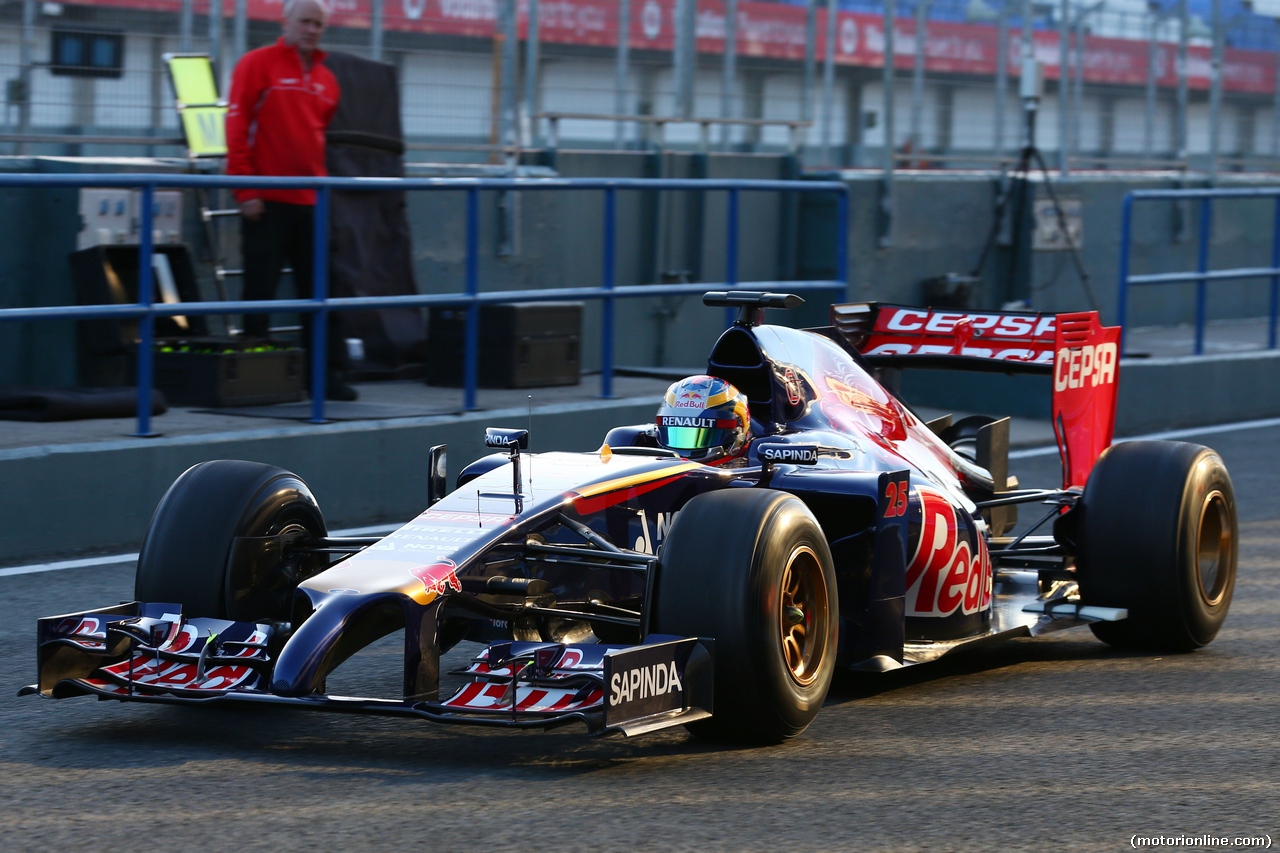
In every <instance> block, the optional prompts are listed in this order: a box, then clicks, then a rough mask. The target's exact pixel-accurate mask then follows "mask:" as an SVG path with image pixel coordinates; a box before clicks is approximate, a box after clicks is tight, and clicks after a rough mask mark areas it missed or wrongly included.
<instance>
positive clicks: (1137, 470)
mask: <svg viewBox="0 0 1280 853" xmlns="http://www.w3.org/2000/svg"><path fill="white" fill-rule="evenodd" d="M1081 503H1082V510H1083V511H1082V513H1081V516H1082V518H1081V528H1080V534H1081V535H1080V547H1079V551H1078V553H1077V555H1076V563H1077V566H1076V572H1077V575H1078V578H1079V582H1080V593H1081V597H1082V599H1083V600H1084V602H1085V603H1086V604H1096V605H1102V606H1104V607H1123V608H1126V609H1127V610H1128V611H1129V618H1128V619H1125V620H1122V621H1120V622H1095V623H1092V624H1091V625H1090V626H1089V627H1090V628H1091V629H1092V630H1093V633H1094V634H1095V635H1096V636H1097V637H1098V639H1100V640H1102V641H1103V642H1106V643H1109V644H1110V645H1112V646H1115V647H1117V648H1122V649H1135V650H1146V651H1159V652H1188V651H1191V650H1193V649H1197V648H1200V647H1201V646H1203V645H1205V644H1207V643H1209V642H1210V641H1211V640H1212V639H1213V638H1214V636H1216V635H1217V633H1218V629H1219V628H1220V627H1222V622H1223V620H1224V619H1226V616H1227V609H1228V608H1229V607H1230V605H1231V594H1232V591H1233V590H1234V589H1235V580H1236V556H1237V548H1238V538H1239V536H1238V524H1237V520H1236V499H1235V491H1234V490H1233V489H1232V486H1231V477H1230V476H1229V475H1228V474H1227V469H1226V466H1225V465H1224V464H1223V462H1222V459H1221V458H1220V457H1219V456H1218V454H1216V453H1214V452H1213V451H1212V450H1210V449H1209V448H1207V447H1202V446H1200V445H1198V444H1187V443H1185V442H1175V441H1131V442H1125V443H1123V444H1118V445H1115V446H1114V447H1111V448H1110V449H1108V450H1107V451H1106V452H1105V453H1104V454H1103V455H1102V456H1101V457H1100V458H1099V459H1098V462H1097V464H1096V465H1095V466H1094V469H1093V473H1091V474H1090V475H1089V481H1088V483H1087V484H1086V485H1085V490H1084V497H1083V498H1082V502H1081Z"/></svg>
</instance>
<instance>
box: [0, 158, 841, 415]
mask: <svg viewBox="0 0 1280 853" xmlns="http://www.w3.org/2000/svg"><path fill="white" fill-rule="evenodd" d="M0 187H46V188H47V187H116V188H135V187H136V188H141V204H142V210H141V212H140V216H139V231H140V239H139V255H140V257H139V264H138V301H137V302H136V303H133V304H125V305H77V306H50V307H32V308H0V322H5V321H10V322H13V321H25V320H101V319H126V318H137V319H138V320H139V321H140V322H139V324H138V326H139V333H138V358H137V369H138V375H137V382H138V424H137V432H136V435H139V436H151V435H154V433H153V432H152V431H151V385H152V375H153V347H154V344H155V329H154V323H155V318H157V317H168V316H176V315H197V314H253V313H268V312H273V311H292V312H298V313H311V314H316V315H318V317H317V318H316V322H313V323H312V324H311V364H310V366H309V369H310V371H311V418H310V421H311V423H324V422H325V417H324V405H325V402H324V397H325V353H326V343H327V341H326V338H327V335H328V323H327V322H326V320H327V318H328V313H329V312H330V311H346V310H353V309H369V308H388V307H393V306H400V307H403V306H409V307H424V306H432V305H451V306H466V309H467V319H466V349H465V364H464V370H463V408H464V409H465V410H468V411H470V410H474V409H475V408H476V388H477V385H478V382H479V349H480V306H481V305H482V304H488V303H499V302H546V301H554V300H562V299H582V300H601V301H602V302H603V303H604V304H603V311H602V329H601V354H600V374H601V375H600V395H601V396H602V397H612V396H613V372H614V365H613V348H614V301H615V300H617V299H635V298H643V297H655V296H672V295H688V294H700V293H702V292H704V291H706V290H715V289H720V288H729V289H732V288H735V287H738V286H739V285H740V284H741V283H740V282H739V281H738V258H737V254H738V197H739V195H740V194H741V193H743V192H801V193H815V192H816V193H831V194H834V195H835V196H836V202H837V205H836V208H837V213H836V220H837V221H836V228H837V231H836V246H835V252H836V257H835V269H836V277H835V278H834V279H831V280H806V281H784V282H752V283H751V284H752V287H753V288H754V289H785V290H787V291H789V292H794V291H815V290H817V291H821V290H839V291H840V292H841V293H843V292H844V290H845V288H846V285H847V280H848V260H849V251H848V231H849V194H848V189H847V187H846V186H845V185H844V184H841V183H838V182H834V181H746V180H743V181H730V180H696V179H694V180H687V179H639V178H636V179H611V178H572V179H569V178H564V179H561V178H551V179H533V180H530V179H518V178H283V177H277V178H263V177H254V178H249V177H232V176H224V175H151V174H116V175H0ZM192 187H199V188H205V189H216V188H229V189H315V190H317V192H316V207H315V264H314V268H315V284H314V288H313V291H312V294H313V295H312V297H311V298H310V299H274V300H269V301H268V300H261V301H256V300H249V301H246V300H239V301H225V302H183V303H180V304H163V303H162V304H159V305H157V304H154V294H153V282H152V269H151V257H152V254H153V253H154V246H153V238H152V227H153V206H154V196H155V191H156V189H158V188H166V189H168V188H179V189H181V188H192ZM333 190H356V191H362V192H363V191H370V190H374V191H377V190H381V191H388V190H394V191H454V192H465V193H466V195H467V199H466V228H467V232H466V251H467V257H466V265H465V286H464V289H463V290H462V291H460V292H455V293H437V294H410V295H403V296H353V297H340V298H330V297H329V295H328V290H329V271H328V269H329V268H328V257H329V228H328V221H329V212H328V211H329V195H330V193H331V192H332V191H333ZM484 190H490V191H493V190H497V191H520V192H529V191H537V192H547V191H568V190H597V191H603V192H604V196H605V197H604V229H603V230H604V233H603V241H604V242H603V269H602V270H601V286H600V287H558V288H543V289H539V290H502V291H488V292H482V291H481V290H480V238H479V231H480V192H481V191H484ZM619 190H683V191H698V192H712V191H723V192H726V193H728V205H727V213H726V220H727V221H726V229H727V233H726V240H725V243H726V251H727V258H726V263H725V271H726V273H725V281H724V282H723V283H714V284H713V283H699V284H654V285H628V286H621V287H619V286H618V285H617V270H616V259H617V251H616V243H617V234H616V233H615V232H616V223H617V215H616V210H617V194H618V191H619Z"/></svg>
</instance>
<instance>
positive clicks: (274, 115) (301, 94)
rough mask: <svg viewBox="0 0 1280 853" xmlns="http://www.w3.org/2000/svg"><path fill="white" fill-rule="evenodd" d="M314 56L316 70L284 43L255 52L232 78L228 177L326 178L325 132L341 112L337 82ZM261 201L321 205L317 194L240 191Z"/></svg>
mask: <svg viewBox="0 0 1280 853" xmlns="http://www.w3.org/2000/svg"><path fill="white" fill-rule="evenodd" d="M324 57H325V54H324V52H323V51H319V50H317V51H315V52H314V53H313V54H312V62H311V69H310V70H306V69H304V68H303V66H302V58H301V57H300V56H299V55H298V51H297V50H296V49H294V48H293V47H291V46H289V45H286V44H285V43H284V39H283V38H280V39H277V40H276V43H275V44H272V45H267V46H266V47H260V48H258V49H257V50H251V51H249V52H248V53H246V54H245V55H244V56H243V57H241V58H240V61H239V62H238V63H236V69H235V72H234V73H233V74H232V75H231V98H230V104H229V105H228V110H227V174H228V175H326V174H328V172H327V170H326V169H325V163H324V131H325V128H326V127H328V126H329V120H330V119H331V118H333V113H334V111H335V110H337V108H338V96H339V94H340V92H339V89H338V81H337V78H335V77H334V76H333V72H332V71H330V70H329V69H328V68H326V67H325V66H324V65H323V62H324ZM235 196H236V199H237V200H238V201H241V202H245V201H249V200H250V199H255V198H261V199H265V200H268V201H284V202H289V203H290V204H315V203H316V194H315V190H259V189H251V190H236V191H235Z"/></svg>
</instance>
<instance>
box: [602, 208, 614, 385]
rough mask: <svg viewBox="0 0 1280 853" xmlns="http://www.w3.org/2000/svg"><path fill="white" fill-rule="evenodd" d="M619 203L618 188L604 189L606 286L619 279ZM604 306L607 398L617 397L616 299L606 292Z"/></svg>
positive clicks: (603, 378) (611, 286)
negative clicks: (614, 323)
mask: <svg viewBox="0 0 1280 853" xmlns="http://www.w3.org/2000/svg"><path fill="white" fill-rule="evenodd" d="M617 203H618V191H617V189H616V188H614V187H606V188H605V191H604V270H603V273H604V282H603V287H604V289H605V290H607V291H608V290H613V288H614V286H615V284H616V283H617V281H616V279H615V273H616V269H615V258H616V255H615V252H616V251H617V246H616V245H615V244H616V243H617V239H618V232H617V227H616V225H617V223H616V216H617ZM603 301H604V305H602V306H601V311H602V314H603V316H602V317H601V326H602V328H601V330H600V396H601V397H603V398H605V399H606V400H607V399H612V397H613V319H614V318H613V299H612V298H611V297H608V296H606V297H605V298H604V300H603Z"/></svg>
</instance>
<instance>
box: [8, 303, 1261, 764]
mask: <svg viewBox="0 0 1280 853" xmlns="http://www.w3.org/2000/svg"><path fill="white" fill-rule="evenodd" d="M704 301H705V302H706V304H708V305H719V306H726V305H728V306H737V307H739V308H740V309H741V311H742V316H741V318H740V319H739V320H738V321H737V322H736V323H735V324H734V325H733V326H732V327H731V328H729V329H728V330H727V331H725V332H724V334H723V335H722V336H721V337H720V339H719V341H717V343H716V344H715V346H714V348H713V349H712V351H711V355H710V358H709V360H708V362H707V375H705V376H698V377H692V378H690V379H688V380H685V381H683V382H681V383H677V384H676V385H675V386H673V387H672V390H671V391H670V392H668V394H667V397H666V399H665V400H664V401H663V403H662V407H661V408H660V409H659V414H658V417H657V419H656V421H655V422H654V423H651V424H641V425H638V426H632V427H619V428H616V429H614V430H612V431H611V432H610V433H609V434H608V436H607V437H606V440H605V443H604V444H603V445H602V446H601V447H600V448H599V449H598V450H594V451H591V452H588V453H539V454H534V453H526V452H524V451H525V449H526V447H527V443H528V438H529V436H528V432H527V431H525V430H499V429H490V430H488V431H487V435H486V444H488V445H489V446H491V447H493V448H494V449H495V450H496V451H497V452H496V453H495V454H493V455H491V456H487V457H484V458H482V459H480V460H477V461H476V462H473V463H472V464H471V465H469V466H467V467H466V468H465V469H464V470H463V471H462V472H461V474H460V475H459V477H458V481H457V486H456V488H455V489H454V490H453V491H452V492H448V491H447V489H446V487H445V472H444V451H443V448H442V447H436V448H433V449H432V451H431V462H432V469H431V470H432V473H431V483H430V489H429V501H430V505H429V507H428V508H427V509H426V510H425V511H424V512H423V513H422V514H421V515H419V516H418V517H417V518H415V519H413V520H412V521H410V522H409V523H408V524H405V525H404V526H403V527H401V528H399V529H398V530H396V531H395V532H393V533H391V534H390V535H388V536H386V537H383V538H367V539H338V538H332V537H329V536H327V533H326V528H325V522H324V518H323V516H322V515H321V512H320V508H319V506H318V505H317V502H316V499H315V498H314V497H313V496H312V494H311V491H310V490H309V489H308V488H307V486H306V484H305V483H304V482H303V481H302V480H301V479H300V478H298V477H297V476H296V475H294V474H291V473H289V472H287V471H283V470H280V469H278V468H273V467H270V466H267V465H262V464H258V463H252V462H240V461H227V460H222V461H213V462H205V463H202V464H200V465H196V466H195V467H193V468H191V469H190V470H188V471H187V472H185V473H184V474H182V476H180V477H179V478H178V479H177V480H176V481H175V482H174V484H173V486H172V487H171V488H170V489H169V491H168V492H167V493H166V494H165V496H164V498H163V499H162V500H161V502H160V504H159V506H158V507H157V509H156V511H155V515H154V517H153V518H152V521H151V527H150V529H149V531H148V532H147V535H146V539H145V542H144V544H143V546H142V551H141V554H140V557H139V561H138V568H137V581H136V590H135V594H136V598H137V601H135V602H132V603H128V604H122V605H120V606H117V607H107V608H103V609H99V610H93V611H89V612H85V613H75V614H69V615H65V616H56V617H52V618H47V619H41V620H40V621H39V625H38V632H39V640H38V642H39V683H38V684H36V685H32V686H30V687H26V688H24V689H23V691H22V692H23V693H24V694H35V693H38V694H40V695H43V696H47V697H53V698H64V697H69V696H75V695H85V694H89V695H96V696H98V697H100V698H110V699H120V700H129V701H146V702H170V703H208V702H214V701H217V702H263V703H276V704H284V705H292V706H296V707H304V708H318V709H330V710H340V711H355V712H367V713H377V714H402V715H408V716H416V717H422V718H426V719H429V720H434V721H439V722H449V723H472V724H485V725H495V726H508V727H516V728H523V727H538V726H554V725H558V724H564V723H568V722H582V723H584V724H585V725H586V727H587V729H588V730H589V731H590V732H592V733H601V732H622V733H624V734H627V735H634V734H639V733H642V732H648V731H653V730H656V729H661V728H665V727H669V726H675V725H685V726H687V727H688V728H689V730H690V731H692V732H694V733H695V734H697V735H700V736H704V737H710V738H718V739H732V740H746V741H756V742H770V741H778V740H781V739H784V738H787V737H791V736H794V735H796V734H798V733H800V732H801V731H803V730H804V728H805V727H806V726H807V725H808V724H809V722H810V721H811V720H812V719H813V718H814V715H815V714H817V712H818V710H819V709H820V708H821V706H822V703H823V699H824V697H825V696H826V693H827V689H828V686H829V685H830V683H831V680H832V675H833V672H834V671H835V670H836V668H837V667H842V668H846V669H852V670H861V671H884V670H891V669H896V668H899V667H903V666H908V665H912V664H917V663H922V662H926V661H930V660H933V659H936V658H938V657H939V656H941V655H943V654H945V653H947V652H948V651H950V650H952V649H955V648H957V647H959V646H962V645H964V644H966V643H972V642H974V641H979V640H989V639H992V638H997V637H1009V636H1025V635H1039V634H1043V633H1045V632H1048V631H1053V630H1056V629H1059V628H1066V627H1071V626H1075V625H1082V624H1088V625H1089V626H1090V627H1091V628H1092V630H1093V632H1094V633H1095V634H1096V635H1097V636H1098V637H1099V638H1101V639H1102V640H1104V641H1105V642H1107V643H1110V644H1112V645H1115V646H1119V647H1124V648H1150V649H1156V650H1162V651H1188V650H1191V649H1194V648H1197V647H1199V646H1202V645H1204V644H1205V643H1208V642H1209V641H1210V640H1212V639H1213V637H1214V636H1215V634H1216V633H1217V631H1218V629H1219V627H1220V626H1221V625H1222V622H1223V619H1224V618H1225V617H1226V613H1227V608H1228V606H1229V605H1230V602H1231V594H1232V588H1233V585H1234V581H1235V571H1236V548H1237V545H1236V540H1237V525H1236V507H1235V498H1234V494H1233V492H1232V486H1231V479H1230V477H1229V476H1228V474H1227V470H1226V468H1225V466H1224V465H1223V462H1222V460H1221V459H1220V458H1219V457H1218V455H1217V454H1216V453H1214V452H1213V451H1212V450H1209V449H1208V448H1205V447H1200V446H1197V445H1193V444H1184V443H1175V442H1163V441H1134V442H1129V443H1122V444H1119V445H1116V446H1114V447H1111V446H1110V444H1111V433H1112V426H1113V424H1114V412H1115V400H1116V380H1117V373H1118V369H1119V359H1118V346H1117V342H1118V339H1119V331H1120V330H1119V329H1114V328H1103V327H1101V326H1100V325H1099V323H1098V317H1097V315H1096V314H1095V313H1078V314H1063V315H1058V316H1052V315H1039V314H1033V313H966V312H945V311H938V310H929V309H921V308H907V307H900V306H892V305H883V304H880V305H877V304H874V303H860V304H847V305H836V306H833V308H832V325H831V326H830V327H827V328H821V329H813V330H806V331H799V330H795V329H790V328H785V327H780V326H771V325H763V324H762V322H761V320H762V318H763V314H764V309H765V308H791V307H795V306H796V305H799V304H800V303H801V301H802V300H800V298H799V297H797V296H792V295H785V294H770V293H756V292H728V293H725V292H720V293H711V294H707V296H706V298H705V300H704ZM913 364H921V365H929V366H933V367H938V366H949V367H957V368H976V369H986V370H996V371H1001V372H1016V371H1029V372H1039V373H1043V374H1045V375H1046V376H1048V377H1049V378H1050V380H1051V381H1052V382H1053V404H1052V413H1053V423H1054V428H1055V431H1056V433H1057V437H1058V441H1059V445H1060V450H1061V453H1062V458H1063V472H1064V483H1063V487H1062V488H1054V489H1024V488H1020V487H1019V485H1018V484H1017V482H1016V480H1015V479H1014V478H1011V477H1010V476H1009V473H1008V420H1007V419H1006V420H992V419H990V418H972V417H971V418H964V419H962V420H960V421H958V422H956V423H951V422H950V419H949V418H947V419H942V420H940V421H935V422H931V423H923V422H922V421H921V420H920V419H919V418H918V417H917V416H916V415H915V414H913V413H912V411H911V410H910V409H909V408H908V407H907V406H906V405H905V404H904V403H903V402H902V401H901V400H899V399H898V398H897V396H896V395H895V394H894V393H892V392H891V391H889V390H887V389H886V388H885V387H884V386H883V385H882V384H881V383H880V382H879V381H877V379H876V378H874V377H875V376H876V375H877V374H878V372H880V371H883V370H884V369H885V368H901V367H906V366H911V365H913ZM885 375H889V374H887V373H886V374H885ZM1018 505H1036V506H1038V507H1040V513H1042V517H1039V518H1038V519H1036V520H1035V521H1034V523H1033V524H1031V525H1024V528H1025V529H1021V532H1017V531H1018V530H1019V528H1017V522H1016V519H1015V511H1016V508H1017V506H1018ZM1046 527H1048V528H1049V531H1051V532H1041V533H1037V531H1039V530H1042V529H1043V528H1046ZM1015 534H1016V535H1015ZM400 630H403V632H404V669H403V671H404V679H403V690H402V691H401V693H400V695H396V696H391V697H386V698H351V697H342V696H334V695H329V694H328V693H327V691H326V679H327V678H328V676H329V675H330V674H331V673H332V672H333V671H334V670H335V669H336V668H337V667H338V666H340V665H341V664H342V663H343V661H345V660H347V659H348V658H350V657H351V656H352V655H353V654H355V653H356V652H357V651H359V650H360V649H362V648H363V647H365V646H367V645H369V644H370V643H372V642H373V641H375V640H377V639H379V638H380V637H383V636H385V635H387V634H390V633H392V632H396V631H400ZM464 639H465V640H469V641H473V642H479V643H481V644H483V650H481V651H479V653H478V654H476V655H475V656H474V658H473V659H471V661H470V664H469V665H468V666H467V667H465V669H464V670H462V671H460V672H459V673H457V675H460V676H461V678H462V686H461V687H459V688H458V689H456V690H454V691H452V692H450V693H448V695H442V692H441V690H440V655H441V652H442V651H445V650H448V649H449V648H451V647H452V646H454V645H455V644H457V643H458V642H460V641H462V640H464Z"/></svg>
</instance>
